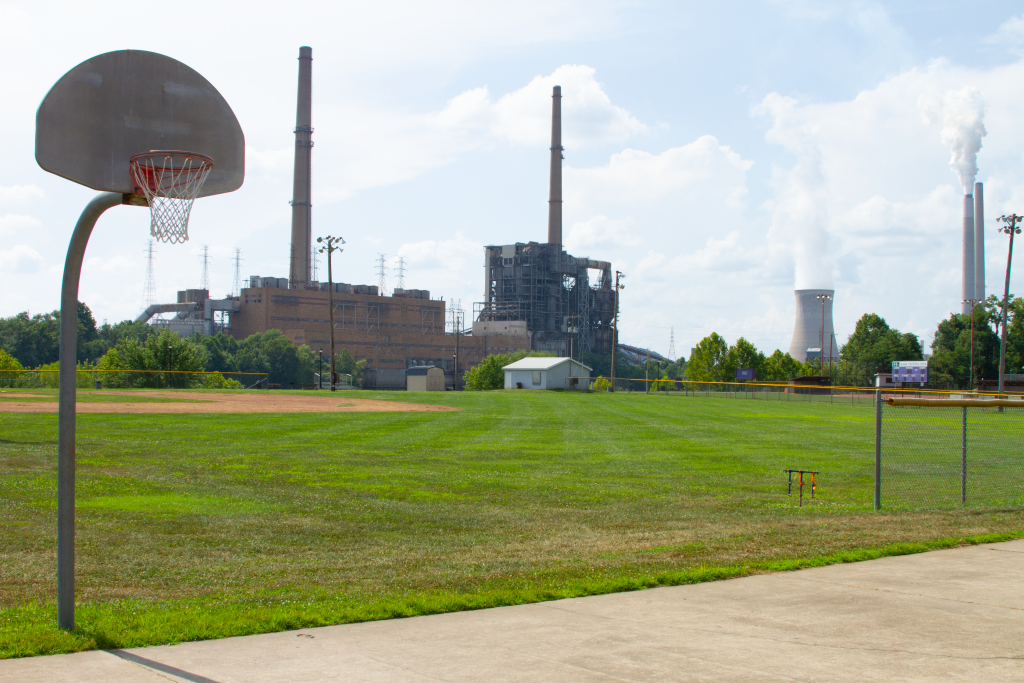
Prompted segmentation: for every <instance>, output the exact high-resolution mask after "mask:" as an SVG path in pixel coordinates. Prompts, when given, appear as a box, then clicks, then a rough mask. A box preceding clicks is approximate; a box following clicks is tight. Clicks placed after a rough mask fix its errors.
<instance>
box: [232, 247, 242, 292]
mask: <svg viewBox="0 0 1024 683" xmlns="http://www.w3.org/2000/svg"><path fill="white" fill-rule="evenodd" d="M231 296H235V297H238V296H242V250H241V249H235V281H234V282H233V283H232V285H231Z"/></svg>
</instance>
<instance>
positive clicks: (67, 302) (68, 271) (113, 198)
mask: <svg viewBox="0 0 1024 683" xmlns="http://www.w3.org/2000/svg"><path fill="white" fill-rule="evenodd" d="M124 202H125V196H124V195H123V194H121V193H120V192H101V193H100V194H98V195H96V196H95V197H94V198H93V200H92V201H91V202H89V204H88V205H87V206H86V207H85V210H84V211H82V215H81V216H79V218H78V223H77V224H76V225H75V231H74V233H72V235H71V244H69V245H68V256H67V260H66V261H65V262H64V282H63V284H62V285H61V292H60V352H59V356H58V357H59V359H60V375H59V377H60V379H59V387H60V388H59V394H58V405H57V625H58V626H60V627H61V628H63V629H73V628H74V627H75V393H76V384H75V370H76V367H77V365H78V283H79V280H80V279H81V275H82V261H83V260H84V258H85V248H86V246H87V245H88V244H89V236H90V235H91V234H92V229H93V228H94V227H95V226H96V220H97V219H98V218H99V217H100V216H101V215H102V214H103V212H104V211H106V210H107V209H109V208H111V207H113V206H117V205H118V204H123V203H124Z"/></svg>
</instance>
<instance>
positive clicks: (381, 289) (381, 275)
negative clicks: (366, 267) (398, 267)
mask: <svg viewBox="0 0 1024 683" xmlns="http://www.w3.org/2000/svg"><path fill="white" fill-rule="evenodd" d="M385 256H386V255H385V254H377V294H379V295H380V296H387V295H388V294H387V284H388V282H387V275H385V273H386V272H387V269H388V267H387V266H386V265H384V259H385Z"/></svg>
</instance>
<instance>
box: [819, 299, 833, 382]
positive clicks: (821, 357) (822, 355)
mask: <svg viewBox="0 0 1024 683" xmlns="http://www.w3.org/2000/svg"><path fill="white" fill-rule="evenodd" d="M817 299H818V301H820V302H821V344H820V345H819V347H818V351H819V353H820V355H819V356H818V368H819V372H820V373H821V374H822V375H824V374H825V302H826V301H831V300H832V295H831V294H819V295H818V297H817ZM828 363H829V365H832V335H831V334H830V335H829V338H828Z"/></svg>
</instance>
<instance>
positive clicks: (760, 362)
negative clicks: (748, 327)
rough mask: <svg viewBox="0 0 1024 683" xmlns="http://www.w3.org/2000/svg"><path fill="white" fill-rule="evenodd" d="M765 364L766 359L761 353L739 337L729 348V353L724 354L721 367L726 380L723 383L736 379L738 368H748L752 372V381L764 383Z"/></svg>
mask: <svg viewBox="0 0 1024 683" xmlns="http://www.w3.org/2000/svg"><path fill="white" fill-rule="evenodd" d="M767 362H768V359H767V358H765V355H764V353H763V352H761V351H758V350H757V347H756V346H754V345H753V344H752V343H750V342H749V341H747V340H746V339H744V338H743V337H740V338H739V339H737V340H736V343H735V344H733V345H732V346H730V347H729V352H728V354H726V359H725V363H724V366H723V370H724V373H725V376H726V378H727V379H726V380H725V381H727V382H728V381H732V380H734V379H735V378H736V370H738V369H740V368H750V369H752V370H753V371H754V379H756V380H760V381H762V382H763V381H766V380H765V379H764V377H765V366H766V364H767Z"/></svg>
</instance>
